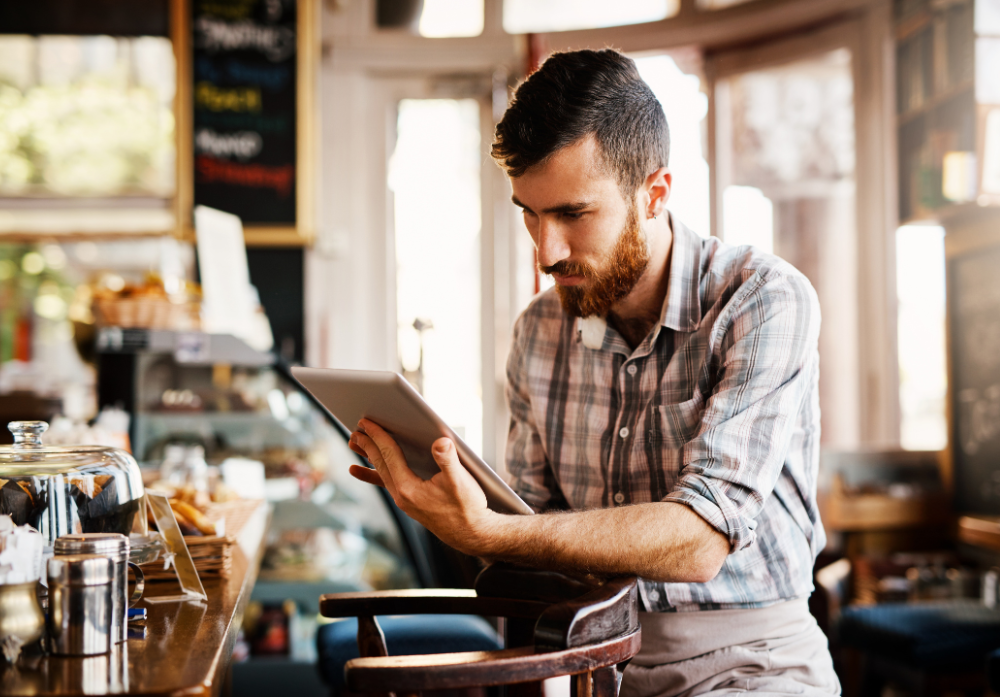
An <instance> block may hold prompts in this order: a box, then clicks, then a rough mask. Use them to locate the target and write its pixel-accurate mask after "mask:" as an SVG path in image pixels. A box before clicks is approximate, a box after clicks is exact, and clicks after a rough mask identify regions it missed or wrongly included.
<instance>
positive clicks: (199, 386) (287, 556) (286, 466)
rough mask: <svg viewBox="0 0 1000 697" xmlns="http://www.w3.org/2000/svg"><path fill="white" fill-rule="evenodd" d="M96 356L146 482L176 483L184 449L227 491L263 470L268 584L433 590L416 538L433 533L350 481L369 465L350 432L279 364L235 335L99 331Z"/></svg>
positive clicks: (104, 398)
mask: <svg viewBox="0 0 1000 697" xmlns="http://www.w3.org/2000/svg"><path fill="white" fill-rule="evenodd" d="M97 351H98V400H99V403H100V406H101V407H102V408H103V407H110V406H115V407H119V408H122V409H124V410H125V411H126V412H128V414H129V415H130V417H131V420H130V427H129V437H130V441H131V447H132V452H133V454H134V456H135V458H136V460H137V461H138V463H139V465H140V467H141V469H142V471H143V476H144V478H145V479H146V480H147V482H151V481H154V480H156V479H157V478H159V476H160V474H161V472H160V471H161V469H162V470H163V475H164V477H165V478H170V477H173V476H174V475H175V467H176V466H177V465H176V463H173V462H172V459H173V458H175V456H176V453H177V452H178V448H179V447H183V448H186V449H187V450H188V451H194V452H196V453H197V454H198V458H197V459H198V460H199V465H198V467H197V468H193V470H192V471H193V472H195V473H196V476H197V477H198V478H199V479H207V480H210V481H211V480H219V481H222V480H223V479H224V478H225V482H224V483H225V485H227V487H228V488H230V489H236V490H240V489H246V487H247V486H248V483H247V482H246V481H244V480H243V478H244V475H245V474H246V473H247V472H248V471H249V472H251V473H252V472H253V471H255V469H256V471H257V472H260V471H261V470H262V471H263V474H264V476H263V478H262V481H261V482H260V485H261V488H260V490H259V492H258V493H257V494H250V495H251V496H256V497H263V498H267V499H268V501H269V502H270V503H271V505H272V507H273V517H272V522H271V526H270V533H269V544H268V548H267V551H266V553H265V555H264V559H263V564H262V567H261V573H260V577H259V578H260V580H259V582H258V586H259V587H261V588H264V587H266V585H267V583H268V582H274V583H280V584H282V585H283V586H288V585H289V584H300V585H304V586H305V587H306V588H307V591H306V594H311V593H312V592H313V590H314V588H313V587H314V586H316V587H323V588H326V589H334V588H336V589H345V590H350V589H358V590H362V589H369V588H377V589H383V588H408V587H414V586H420V585H423V583H424V582H426V581H425V579H424V577H425V575H426V574H425V573H421V567H425V566H426V564H425V563H422V562H421V560H420V559H419V555H420V552H419V547H420V546H421V545H422V544H423V543H422V541H421V540H420V539H417V538H415V537H414V536H415V535H418V536H419V535H422V534H425V533H424V531H423V530H422V529H420V530H416V529H415V528H414V524H413V523H412V522H411V521H409V519H406V518H405V516H404V515H403V514H402V513H401V512H400V511H399V510H398V509H397V508H395V506H394V505H393V504H392V502H391V499H390V498H389V497H388V496H387V495H386V494H385V492H384V491H382V490H381V489H378V488H375V487H371V486H369V485H367V484H363V483H361V482H358V481H357V480H355V479H354V478H353V477H351V476H350V475H349V474H348V467H349V465H350V464H352V463H358V462H359V461H360V460H359V458H358V456H357V455H356V454H355V453H353V452H352V451H351V450H350V448H349V447H348V445H347V439H348V436H349V433H348V432H347V430H346V429H345V428H344V427H343V426H342V425H341V424H339V423H337V422H336V420H335V419H333V418H332V417H331V416H330V415H329V413H328V412H327V411H326V410H325V409H324V408H323V407H322V406H320V405H319V404H318V403H316V402H315V401H313V399H312V397H311V396H310V395H309V394H308V393H307V392H305V391H304V390H303V389H301V388H300V387H299V385H298V383H297V382H295V381H294V379H293V378H292V377H291V375H290V374H289V372H288V371H287V369H286V368H285V367H284V366H283V365H282V364H281V363H280V362H278V361H277V359H275V358H274V357H273V356H271V355H270V354H264V353H260V352H258V351H255V350H253V349H252V348H250V347H249V346H248V345H246V344H245V343H243V342H242V341H240V340H239V339H237V338H235V337H233V336H229V335H212V334H205V333H200V332H173V331H158V330H147V329H123V328H115V327H109V328H104V329H102V330H101V331H100V333H99V334H98V337H97ZM248 461H249V462H250V463H251V464H253V465H254V467H250V468H249V469H248V468H246V467H244V466H243V465H246V464H247V462H248ZM257 463H260V464H257ZM206 465H207V472H206V471H205V466H206ZM234 472H236V473H238V476H239V477H240V479H239V480H237V481H232V474H233V473H234ZM153 486H155V485H153ZM251 488H253V487H252V486H251ZM244 495H247V494H244Z"/></svg>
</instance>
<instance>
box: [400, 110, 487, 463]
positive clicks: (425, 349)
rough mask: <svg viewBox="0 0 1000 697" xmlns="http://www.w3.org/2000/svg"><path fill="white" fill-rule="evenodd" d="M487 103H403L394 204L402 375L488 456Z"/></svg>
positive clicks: (467, 439) (442, 415) (451, 424)
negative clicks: (482, 255)
mask: <svg viewBox="0 0 1000 697" xmlns="http://www.w3.org/2000/svg"><path fill="white" fill-rule="evenodd" d="M480 150H481V148H480V136H479V103H478V102H477V101H476V100H474V99H458V100H455V99H404V100H402V101H400V102H399V117H398V121H397V141H396V151H395V152H394V153H393V155H392V159H391V161H390V164H389V188H390V189H391V190H392V192H393V194H394V198H395V206H394V208H395V232H396V235H395V237H396V318H397V321H398V325H397V332H398V333H397V341H398V346H399V352H400V356H399V359H400V363H401V364H402V368H403V374H404V375H405V376H406V377H407V378H408V379H409V380H410V381H411V382H412V383H414V385H415V386H416V387H417V389H418V390H419V391H420V392H421V393H422V394H423V395H424V397H425V398H426V399H427V401H428V402H429V403H430V405H431V406H432V407H433V408H434V409H435V410H436V411H437V412H438V414H440V415H441V417H442V418H443V419H444V421H445V423H447V424H448V425H449V426H451V427H452V428H454V429H455V431H456V433H458V435H459V436H460V437H461V438H462V439H463V440H465V441H466V442H467V443H468V444H469V447H471V448H472V449H473V450H475V451H476V452H480V453H481V452H482V442H483V433H482V429H483V401H482V389H481V384H482V383H481V370H480V366H481V363H480V343H481V342H480V320H479V318H480V293H479V287H480V271H479V268H480V260H479V233H480V227H481V216H482V206H481V202H480Z"/></svg>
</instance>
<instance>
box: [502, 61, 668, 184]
mask: <svg viewBox="0 0 1000 697" xmlns="http://www.w3.org/2000/svg"><path fill="white" fill-rule="evenodd" d="M591 134H593V136H594V138H595V139H596V141H597V145H598V147H599V149H600V152H601V154H602V156H603V159H604V162H603V164H604V166H605V168H606V170H607V171H608V173H609V174H610V175H611V176H613V177H614V178H615V180H616V181H617V182H618V186H619V188H620V189H621V191H622V195H623V196H625V197H626V198H629V197H631V196H632V195H633V194H634V193H635V191H636V190H637V189H638V188H639V186H641V185H642V184H643V182H645V181H646V177H647V176H648V175H649V174H650V173H651V172H654V171H656V170H657V169H659V168H660V167H665V166H666V165H667V163H668V161H669V158H670V131H669V129H668V128H667V119H666V117H665V116H664V115H663V107H662V106H661V105H660V103H659V101H657V99H656V97H655V96H654V95H653V91H652V90H651V89H649V85H647V84H646V83H645V82H644V81H643V79H642V78H641V77H640V76H639V71H638V70H637V69H636V67H635V62H634V61H632V59H631V58H627V57H626V56H623V55H622V54H621V53H619V52H618V51H615V50H612V49H603V50H601V51H590V50H585V51H568V52H565V53H554V54H552V55H551V56H550V57H549V58H548V59H547V60H546V61H545V62H544V63H543V64H542V66H541V67H540V68H539V69H538V70H537V71H536V72H535V73H534V74H532V75H531V76H530V77H529V78H528V79H527V80H525V81H524V82H523V83H521V85H520V86H519V87H518V88H517V90H516V91H515V93H514V100H513V101H512V102H511V104H510V107H508V109H507V112H506V113H505V114H504V115H503V118H502V119H501V120H500V123H498V124H497V129H496V137H495V139H494V143H493V150H492V155H493V159H494V160H496V161H497V164H499V165H500V167H502V168H503V169H504V170H505V171H506V172H507V174H508V175H509V176H511V177H515V178H516V177H520V176H521V175H522V174H524V173H525V172H527V171H528V170H529V169H530V168H531V167H534V166H535V165H537V164H540V163H542V162H544V161H545V160H547V159H548V158H549V157H550V156H551V155H552V154H553V153H555V152H556V151H557V150H559V149H561V148H564V147H566V146H567V145H572V144H574V143H576V142H578V141H579V140H581V139H583V138H585V137H586V136H588V135H591Z"/></svg>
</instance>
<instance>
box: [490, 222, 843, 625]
mask: <svg viewBox="0 0 1000 697" xmlns="http://www.w3.org/2000/svg"><path fill="white" fill-rule="evenodd" d="M672 226H673V230H674V239H673V252H672V256H671V259H670V278H669V281H668V288H667V297H666V300H665V302H664V305H663V312H662V314H661V317H660V323H659V324H658V325H657V326H656V327H654V329H653V330H652V331H651V332H650V334H649V335H648V336H647V337H646V338H645V339H644V340H643V342H642V343H641V344H640V345H639V346H638V347H636V349H635V350H634V351H633V350H632V349H630V348H629V346H628V344H627V343H626V342H625V340H624V339H623V338H622V337H621V335H620V334H619V333H618V332H617V331H615V330H614V329H613V328H612V327H611V326H610V325H608V324H607V323H606V322H605V321H604V320H603V319H601V318H587V319H582V320H581V319H576V318H573V317H570V316H569V315H567V314H565V313H564V312H563V311H562V308H561V306H560V303H559V298H558V296H557V295H556V294H555V291H554V289H553V290H549V291H548V292H546V293H543V294H541V295H540V296H538V297H537V298H535V300H534V301H532V303H531V305H530V306H529V307H528V309H527V310H525V312H524V313H523V314H522V315H521V317H520V318H519V319H518V321H517V323H516V324H515V327H514V338H513V342H512V348H511V354H510V358H509V360H508V363H507V380H508V384H507V399H508V402H509V404H510V411H511V427H510V434H509V437H508V440H507V458H506V459H507V470H508V477H509V481H510V484H511V487H512V488H513V489H514V490H515V491H516V492H518V494H520V495H521V497H522V498H523V499H524V500H525V501H526V502H527V503H528V504H529V505H531V506H532V507H533V508H535V509H536V510H539V511H540V510H545V509H571V510H572V509H577V510H579V509H589V508H606V507H609V506H625V505H628V504H637V503H648V502H652V501H675V502H678V503H683V504H686V505H687V506H690V507H691V508H692V509H693V510H694V511H695V512H696V513H698V514H699V515H700V516H701V517H702V518H704V519H705V520H706V521H708V523H709V524H710V525H711V526H712V527H714V528H715V529H717V530H718V531H719V532H721V533H722V534H723V535H725V536H726V537H727V538H728V539H729V543H730V546H731V553H730V555H729V556H728V557H727V558H726V562H725V564H724V565H723V567H722V570H721V571H720V572H719V574H718V575H717V576H716V577H715V578H714V579H713V580H711V581H709V582H708V583H660V582H654V581H647V580H641V581H640V584H639V587H640V595H641V597H642V600H643V603H644V605H645V608H646V609H647V610H649V611H689V610H710V609H723V608H746V607H762V606H766V605H770V604H773V603H776V602H779V601H783V600H790V599H792V598H805V597H808V596H809V594H810V593H811V592H812V567H813V562H814V561H815V559H816V555H817V554H818V553H819V551H820V550H821V549H822V548H823V546H824V545H825V543H826V537H825V534H824V532H823V526H822V524H821V523H820V520H819V511H818V509H817V506H816V477H817V467H818V460H819V433H820V427H819V397H818V379H819V355H818V352H817V339H818V336H819V324H820V312H819V304H818V301H817V299H816V293H815V291H813V288H812V286H811V285H810V284H809V282H808V281H807V280H806V279H805V277H804V276H802V274H801V273H799V272H798V271H796V270H795V269H794V268H793V267H792V266H791V265H790V264H788V263H787V262H785V261H782V260H781V259H779V258H777V257H775V256H772V255H769V254H765V253H763V252H761V251H759V250H757V249H755V248H753V247H745V246H744V247H732V246H729V245H726V244H724V243H722V242H720V241H719V240H718V239H715V238H711V239H702V238H700V237H698V236H697V235H695V234H694V233H693V232H692V231H691V230H689V229H688V228H686V227H685V226H684V225H682V224H680V223H678V222H677V221H676V219H674V220H673V221H672Z"/></svg>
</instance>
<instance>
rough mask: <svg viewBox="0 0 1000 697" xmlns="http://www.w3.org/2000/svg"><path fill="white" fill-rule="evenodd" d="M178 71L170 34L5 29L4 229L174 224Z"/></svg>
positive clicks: (0, 135)
mask: <svg viewBox="0 0 1000 697" xmlns="http://www.w3.org/2000/svg"><path fill="white" fill-rule="evenodd" d="M175 72H176V68H175V63H174V56H173V49H172V47H171V44H170V41H169V40H168V39H166V38H163V37H138V38H113V37H110V36H81V37H78V36H39V37H30V36H0V231H18V232H25V231H28V232H30V231H45V232H58V231H60V229H63V228H64V226H66V225H69V226H72V227H71V229H74V230H77V231H82V230H81V227H80V226H81V225H82V226H83V227H84V228H86V227H87V225H88V222H96V221H97V220H100V221H101V222H100V223H99V224H98V228H97V229H98V230H101V231H107V230H110V229H112V228H114V226H115V223H114V219H115V218H116V217H119V218H120V217H121V213H122V211H121V209H122V208H135V209H139V210H138V211H137V212H136V213H135V215H133V216H130V217H128V221H129V223H128V224H129V226H130V231H133V232H134V231H142V230H146V229H160V230H168V229H171V228H172V227H173V214H172V212H171V210H170V203H171V202H170V199H171V198H172V196H173V195H174V189H175V169H174V168H175V145H174V116H173V111H172V105H173V99H174V89H175V79H176V76H175ZM94 198H98V199H101V206H100V207H99V208H98V207H94V206H91V207H90V208H89V209H86V205H85V204H84V203H83V202H82V199H94ZM66 199H77V201H75V202H67V200H66ZM108 199H119V201H117V202H116V203H110V202H109V201H108ZM66 207H76V208H85V210H84V211H83V212H80V211H79V210H77V211H74V212H73V213H72V214H67V215H63V216H60V211H59V209H60V208H66ZM115 209H117V210H115Z"/></svg>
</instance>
